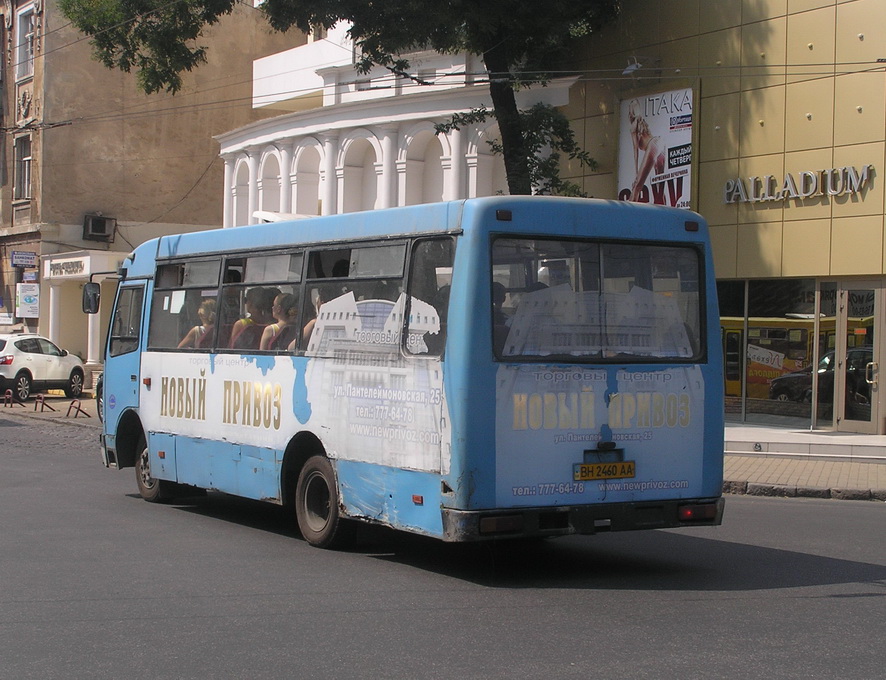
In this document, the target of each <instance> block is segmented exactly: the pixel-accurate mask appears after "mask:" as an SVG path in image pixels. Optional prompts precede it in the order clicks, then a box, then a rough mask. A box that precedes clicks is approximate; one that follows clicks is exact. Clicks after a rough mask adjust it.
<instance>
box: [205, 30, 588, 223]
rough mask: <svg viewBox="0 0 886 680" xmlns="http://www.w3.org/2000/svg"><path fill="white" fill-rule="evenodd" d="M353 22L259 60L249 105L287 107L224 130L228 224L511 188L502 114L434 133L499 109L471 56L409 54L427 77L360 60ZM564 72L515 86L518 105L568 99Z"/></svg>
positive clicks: (559, 103) (556, 103)
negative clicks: (360, 68) (501, 148)
mask: <svg viewBox="0 0 886 680" xmlns="http://www.w3.org/2000/svg"><path fill="white" fill-rule="evenodd" d="M346 30H347V27H346V26H342V25H340V26H337V27H336V28H334V29H332V30H330V31H329V33H328V35H326V36H325V37H324V38H322V39H319V40H313V41H311V42H309V43H308V44H307V45H304V46H301V47H296V48H294V49H291V50H287V51H285V52H282V53H279V54H276V55H273V56H271V57H268V58H266V59H261V60H258V61H256V62H255V65H254V69H253V106H254V107H275V108H279V109H281V110H286V111H288V113H284V114H282V115H280V116H278V117H276V118H269V119H266V120H263V121H260V122H258V123H253V124H251V125H247V126H245V127H242V128H240V129H237V130H233V131H231V132H228V133H225V134H222V135H218V136H217V137H216V139H217V140H218V142H219V144H220V145H221V156H222V158H223V159H224V161H225V188H224V226H226V227H231V226H238V225H244V224H255V223H258V222H261V221H262V217H261V213H282V214H297V215H331V214H337V213H346V212H355V211H359V210H372V209H377V208H389V207H393V206H401V205H413V204H417V203H430V202H434V201H445V200H453V199H460V198H472V197H476V196H490V195H494V194H498V193H507V182H506V178H505V172H504V163H503V161H502V159H501V157H500V156H497V155H494V154H493V153H492V151H491V149H490V146H489V144H488V141H489V140H490V139H494V138H495V137H496V136H497V134H498V128H497V125H496V124H495V122H494V121H488V122H486V123H483V124H480V125H473V126H466V127H463V128H462V129H460V130H452V131H450V132H448V133H445V134H439V135H438V134H436V133H435V129H434V125H435V123H441V122H444V121H446V120H448V119H449V118H451V116H452V115H453V114H454V113H463V112H467V111H470V110H471V109H476V108H480V107H484V106H485V107H486V108H487V109H491V108H492V106H491V100H490V97H489V89H488V83H487V80H486V74H485V71H484V70H483V66H482V63H481V62H480V60H479V59H478V58H477V57H474V56H471V55H456V56H452V55H439V54H437V53H436V52H420V53H414V54H411V55H408V57H409V59H410V65H411V67H412V69H413V71H412V72H413V73H415V74H416V77H417V78H418V79H419V80H420V82H416V81H414V80H409V79H407V78H403V77H398V76H395V75H393V74H391V73H389V72H388V71H386V70H383V69H376V70H375V71H373V72H372V73H369V74H367V75H361V74H358V73H357V71H356V70H355V68H354V47H353V45H352V44H351V43H350V41H349V40H348V38H347V35H346ZM573 82H574V81H573V80H572V79H564V80H561V81H556V82H554V83H551V84H549V85H548V86H547V87H538V88H533V89H525V90H522V91H520V92H519V93H518V106H519V107H520V108H527V107H529V106H531V105H532V104H534V103H536V102H544V103H547V104H551V105H554V106H562V105H565V104H566V103H567V102H568V94H569V92H568V90H569V86H570V85H571V84H572V83H573Z"/></svg>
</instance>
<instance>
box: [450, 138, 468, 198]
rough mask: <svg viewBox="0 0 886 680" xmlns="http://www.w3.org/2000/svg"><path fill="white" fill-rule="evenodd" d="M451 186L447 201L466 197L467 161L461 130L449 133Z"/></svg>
mask: <svg viewBox="0 0 886 680" xmlns="http://www.w3.org/2000/svg"><path fill="white" fill-rule="evenodd" d="M449 149H450V154H451V155H450V158H449V186H448V187H447V192H446V199H447V200H450V201H454V200H457V199H459V198H464V197H465V189H464V186H465V174H466V171H467V160H466V159H465V152H464V136H463V135H462V131H461V130H451V131H450V132H449Z"/></svg>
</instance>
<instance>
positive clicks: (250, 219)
mask: <svg viewBox="0 0 886 680" xmlns="http://www.w3.org/2000/svg"><path fill="white" fill-rule="evenodd" d="M259 153H260V152H259V150H258V149H248V150H247V154H248V158H249V200H248V201H247V204H246V205H247V210H248V212H249V214H248V216H247V221H246V223H247V224H255V211H256V210H258V190H259V185H258V184H259V183H258V162H259Z"/></svg>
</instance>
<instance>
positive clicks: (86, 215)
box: [0, 0, 304, 367]
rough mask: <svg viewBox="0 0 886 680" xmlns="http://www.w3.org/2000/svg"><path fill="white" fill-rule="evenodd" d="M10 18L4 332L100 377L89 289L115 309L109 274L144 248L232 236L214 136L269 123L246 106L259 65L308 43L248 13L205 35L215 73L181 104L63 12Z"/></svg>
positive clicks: (98, 322)
mask: <svg viewBox="0 0 886 680" xmlns="http://www.w3.org/2000/svg"><path fill="white" fill-rule="evenodd" d="M0 11H2V13H3V19H4V23H3V30H4V37H5V40H3V48H4V59H3V62H2V66H3V70H2V87H0V91H2V97H3V106H2V109H0V110H2V116H3V122H2V127H3V131H4V133H5V134H4V135H3V144H4V159H5V162H4V165H3V173H2V175H0V332H9V331H21V330H29V331H38V332H40V333H42V334H44V335H47V336H48V337H50V338H51V339H52V340H54V341H56V342H57V343H59V344H60V345H61V346H63V347H65V348H66V349H68V350H69V351H71V352H73V353H76V354H78V355H79V356H81V358H83V359H84V360H85V361H86V362H87V366H88V367H97V366H98V365H99V364H100V357H101V344H102V340H103V338H104V334H103V330H104V329H106V328H107V314H108V312H109V307H110V305H104V306H103V309H102V315H101V317H94V318H91V319H90V318H88V317H87V316H86V315H84V314H82V312H81V311H80V291H81V288H82V285H83V283H85V282H86V281H87V280H89V277H90V276H94V277H95V280H106V281H107V283H106V284H103V285H104V287H105V293H106V298H107V299H112V294H113V291H114V281H113V278H112V277H109V276H107V275H106V274H101V273H100V272H113V271H115V270H116V268H117V266H118V263H119V262H120V261H121V260H122V259H123V257H124V256H125V255H126V254H127V253H128V252H130V251H131V250H132V248H133V247H135V246H136V245H138V244H140V243H142V242H144V241H145V240H147V239H149V238H152V237H154V236H157V235H160V234H168V233H179V232H184V231H191V230H195V229H201V228H207V227H211V226H218V225H220V224H221V220H222V209H221V202H220V201H219V200H218V184H219V183H220V182H221V178H222V176H223V163H222V161H221V160H220V159H219V158H218V147H217V145H216V143H215V141H214V140H213V139H212V135H213V134H214V133H217V132H222V131H224V130H228V129H230V128H231V127H236V126H239V125H242V124H244V123H247V122H250V121H254V120H257V119H260V118H263V117H266V116H267V115H268V114H267V112H265V111H263V110H259V109H252V108H251V107H250V106H248V102H249V98H250V96H251V87H252V77H251V69H252V62H253V59H255V58H258V57H262V56H264V55H265V54H268V53H275V52H278V51H279V50H280V49H282V47H283V46H288V45H291V44H292V41H293V40H298V39H299V36H293V35H290V36H287V37H285V38H284V37H283V36H280V35H277V34H274V33H272V32H271V31H270V29H269V28H268V27H267V25H266V24H265V22H264V21H263V19H261V17H259V16H257V15H256V13H255V11H254V10H252V9H251V8H240V9H238V10H237V11H236V12H235V15H234V16H232V17H230V18H227V19H226V20H224V21H222V22H221V23H220V24H218V25H216V26H214V27H212V28H211V29H210V30H208V31H207V33H206V35H205V36H204V38H205V44H207V45H208V46H209V48H210V49H209V60H210V61H209V63H207V64H206V65H204V66H202V67H201V68H200V69H197V70H196V71H195V72H194V73H193V74H188V75H187V77H186V78H185V82H184V87H183V88H182V90H181V91H180V92H179V93H178V94H177V95H176V96H175V97H173V96H172V95H168V94H165V93H164V94H158V95H151V96H148V95H145V94H144V93H143V92H141V91H140V90H138V88H137V87H136V80H135V76H134V74H126V73H121V72H119V71H111V70H109V69H107V68H105V67H104V66H102V65H101V64H99V63H98V62H97V61H95V60H94V59H93V58H92V53H91V49H92V48H91V47H90V45H89V43H88V41H87V40H85V39H84V38H83V36H82V35H81V34H79V33H78V32H77V31H76V29H74V28H73V27H72V26H70V25H69V22H68V21H67V19H66V18H65V17H64V16H63V15H62V14H61V12H60V11H59V9H58V7H57V6H56V4H55V2H54V1H53V0H28V1H18V2H16V1H15V0H12V1H10V0H7V1H6V2H5V3H4V4H3V5H2V6H0ZM300 39H301V40H304V37H303V36H302V37H301V38H300ZM261 50H266V51H261Z"/></svg>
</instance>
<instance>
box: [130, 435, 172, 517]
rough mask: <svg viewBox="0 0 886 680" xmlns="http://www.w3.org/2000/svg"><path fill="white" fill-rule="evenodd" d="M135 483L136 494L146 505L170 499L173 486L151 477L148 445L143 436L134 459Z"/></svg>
mask: <svg viewBox="0 0 886 680" xmlns="http://www.w3.org/2000/svg"><path fill="white" fill-rule="evenodd" d="M135 483H136V484H138V493H139V495H140V496H141V497H142V498H144V499H145V500H146V501H148V503H163V502H165V501H168V500H170V499H171V498H172V496H173V494H172V488H173V485H172V484H171V483H170V482H167V481H165V480H162V479H154V478H153V477H152V476H151V459H150V456H149V455H148V444H147V442H146V441H145V438H144V435H142V437H141V438H140V439H139V442H138V449H137V456H136V459H135Z"/></svg>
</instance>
